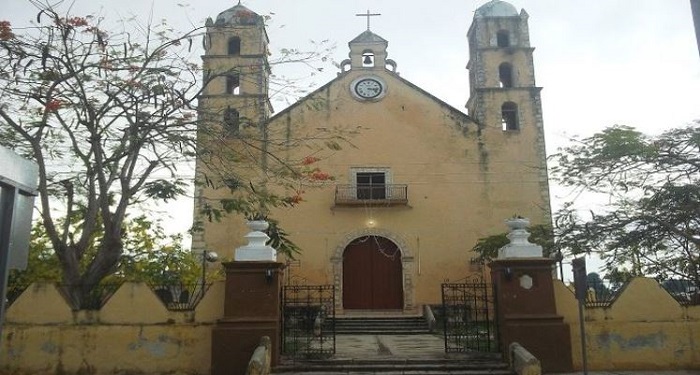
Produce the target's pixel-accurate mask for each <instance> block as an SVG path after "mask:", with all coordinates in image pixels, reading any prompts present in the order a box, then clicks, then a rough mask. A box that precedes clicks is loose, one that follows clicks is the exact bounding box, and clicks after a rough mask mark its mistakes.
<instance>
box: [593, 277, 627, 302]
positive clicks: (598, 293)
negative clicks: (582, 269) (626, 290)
mask: <svg viewBox="0 0 700 375" xmlns="http://www.w3.org/2000/svg"><path fill="white" fill-rule="evenodd" d="M587 285H588V291H587V292H586V302H585V306H586V307H608V306H610V305H611V304H612V303H613V301H615V299H616V298H617V296H618V295H619V294H620V291H621V290H622V288H623V287H624V286H625V284H623V283H612V282H609V281H604V280H588V282H587Z"/></svg>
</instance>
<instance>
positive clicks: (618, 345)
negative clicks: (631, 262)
mask: <svg viewBox="0 0 700 375" xmlns="http://www.w3.org/2000/svg"><path fill="white" fill-rule="evenodd" d="M555 296H556V302H557V312H558V313H559V314H560V315H562V316H564V320H565V321H566V322H567V323H569V325H570V327H571V340H572V342H571V344H572V345H571V347H572V351H573V353H572V354H573V359H574V366H575V367H576V368H578V369H581V368H582V356H581V335H580V331H579V318H578V302H577V301H576V299H575V298H574V295H573V293H572V292H571V290H570V289H568V288H567V287H566V286H565V285H564V284H563V283H562V282H560V281H558V282H556V284H555ZM584 315H585V328H586V348H587V351H588V366H589V369H591V370H637V369H638V370H665V369H670V370H673V369H700V306H681V305H680V304H678V302H676V301H675V300H674V299H673V297H671V295H669V294H668V293H667V292H666V291H665V290H664V289H663V288H662V287H661V286H660V285H659V284H658V283H657V282H656V281H655V280H653V279H646V278H635V279H633V280H632V282H631V283H630V284H629V285H627V287H626V288H625V289H624V290H623V291H622V293H621V294H620V295H619V296H618V298H617V299H616V300H615V301H614V302H613V303H612V305H610V306H609V307H587V308H585V313H584Z"/></svg>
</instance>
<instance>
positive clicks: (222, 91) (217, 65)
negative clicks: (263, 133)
mask: <svg viewBox="0 0 700 375" xmlns="http://www.w3.org/2000/svg"><path fill="white" fill-rule="evenodd" d="M268 43H269V41H268V38H267V32H266V31H265V25H264V21H263V18H262V17H261V16H259V15H258V14H256V13H254V12H253V11H251V10H249V9H248V8H246V7H244V6H243V5H241V4H240V3H239V4H238V5H236V6H234V7H232V8H230V9H228V10H225V11H223V12H221V13H220V14H219V15H218V16H217V17H216V20H215V21H214V20H212V19H211V18H208V19H207V21H206V35H205V39H204V50H205V52H204V56H202V60H203V61H202V68H203V70H204V82H205V84H206V86H205V87H204V90H203V93H202V102H201V103H200V108H204V109H205V112H204V113H205V115H206V116H207V119H206V120H207V121H212V122H219V123H221V124H222V125H223V126H224V128H225V129H226V130H228V131H229V133H236V132H237V131H239V130H240V129H241V128H242V127H244V126H259V125H260V124H263V123H264V122H265V120H267V118H268V117H269V115H270V113H271V112H272V107H271V106H270V103H269V100H268V87H269V77H270V66H269V64H268V61H267V55H268ZM207 82H208V83H207Z"/></svg>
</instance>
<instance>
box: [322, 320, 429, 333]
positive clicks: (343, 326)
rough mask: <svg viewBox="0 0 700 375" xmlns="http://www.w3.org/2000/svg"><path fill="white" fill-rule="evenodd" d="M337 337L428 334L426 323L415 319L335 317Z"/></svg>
mask: <svg viewBox="0 0 700 375" xmlns="http://www.w3.org/2000/svg"><path fill="white" fill-rule="evenodd" d="M334 323H335V333H336V334H338V335H346V334H352V335H377V334H378V335H390V334H396V335H411V334H427V333H430V330H429V328H428V323H426V321H425V319H423V317H420V316H415V317H336V318H335V320H334Z"/></svg>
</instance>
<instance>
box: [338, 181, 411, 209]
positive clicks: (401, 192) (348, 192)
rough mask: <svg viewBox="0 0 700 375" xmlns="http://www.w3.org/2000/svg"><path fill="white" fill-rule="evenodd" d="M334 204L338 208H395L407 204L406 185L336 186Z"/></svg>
mask: <svg viewBox="0 0 700 375" xmlns="http://www.w3.org/2000/svg"><path fill="white" fill-rule="evenodd" d="M335 204H336V205H338V206H366V205H375V206H387V205H388V206H397V205H406V204H408V185H403V184H356V185H336V187H335Z"/></svg>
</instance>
